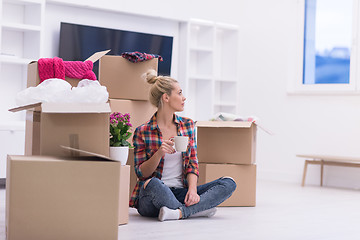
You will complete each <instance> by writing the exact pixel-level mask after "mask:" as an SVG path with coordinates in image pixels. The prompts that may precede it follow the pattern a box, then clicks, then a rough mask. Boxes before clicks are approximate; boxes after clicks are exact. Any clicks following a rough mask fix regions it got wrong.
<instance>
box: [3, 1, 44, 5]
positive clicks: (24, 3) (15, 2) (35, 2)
mask: <svg viewBox="0 0 360 240" xmlns="http://www.w3.org/2000/svg"><path fill="white" fill-rule="evenodd" d="M3 2H5V3H11V4H23V5H26V4H41V3H43V2H44V0H4V1H3Z"/></svg>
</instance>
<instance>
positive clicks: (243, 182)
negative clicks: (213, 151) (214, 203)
mask: <svg viewBox="0 0 360 240" xmlns="http://www.w3.org/2000/svg"><path fill="white" fill-rule="evenodd" d="M199 171H200V177H199V182H198V184H199V185H202V184H204V183H208V182H211V181H213V180H216V179H218V178H220V177H224V176H229V177H232V178H233V179H234V180H235V182H236V184H237V187H236V190H235V191H234V192H233V194H232V195H231V197H230V198H228V199H227V200H226V201H225V202H223V203H222V204H220V205H219V206H222V207H225V206H227V207H254V206H255V205H256V165H255V164H251V165H233V164H206V163H200V164H199Z"/></svg>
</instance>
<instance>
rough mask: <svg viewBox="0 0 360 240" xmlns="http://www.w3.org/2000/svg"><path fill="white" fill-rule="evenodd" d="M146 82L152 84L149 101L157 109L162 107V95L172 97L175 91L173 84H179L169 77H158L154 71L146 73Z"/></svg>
mask: <svg viewBox="0 0 360 240" xmlns="http://www.w3.org/2000/svg"><path fill="white" fill-rule="evenodd" d="M146 81H147V82H148V83H149V84H152V86H151V89H150V96H149V100H150V102H151V104H152V105H154V106H155V107H157V108H161V107H162V104H163V103H162V98H161V97H162V95H163V94H164V93H166V94H168V95H169V96H170V95H171V91H172V90H173V89H174V86H173V84H174V83H177V82H178V81H177V80H175V79H173V78H171V77H169V76H158V75H157V72H156V71H155V70H154V69H151V70H149V71H148V72H147V73H146Z"/></svg>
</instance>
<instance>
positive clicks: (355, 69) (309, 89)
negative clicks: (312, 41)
mask: <svg viewBox="0 0 360 240" xmlns="http://www.w3.org/2000/svg"><path fill="white" fill-rule="evenodd" d="M359 2H360V0H353V19H352V43H351V57H350V78H349V83H348V84H341V83H332V84H303V74H304V73H303V68H304V33H305V32H304V31H305V0H298V1H297V9H298V11H297V16H296V18H297V19H296V24H297V26H296V30H297V31H296V34H295V36H294V41H293V44H294V46H293V48H292V50H293V51H292V56H293V57H294V58H295V59H294V61H291V62H293V63H294V64H293V66H289V71H288V73H289V76H288V79H289V81H288V94H332V95H336V94H346V95H352V94H360V79H359V69H360V60H359V59H360V56H359V55H360V51H359V48H360V42H359V41H358V39H359V33H360V23H359V20H360V16H359V15H360V3H359ZM294 76H295V77H294Z"/></svg>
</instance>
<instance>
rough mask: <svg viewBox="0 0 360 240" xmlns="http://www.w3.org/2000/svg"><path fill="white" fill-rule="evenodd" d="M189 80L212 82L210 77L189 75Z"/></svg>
mask: <svg viewBox="0 0 360 240" xmlns="http://www.w3.org/2000/svg"><path fill="white" fill-rule="evenodd" d="M189 80H191V81H196V80H203V81H212V76H211V75H190V76H189Z"/></svg>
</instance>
